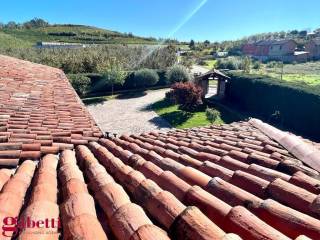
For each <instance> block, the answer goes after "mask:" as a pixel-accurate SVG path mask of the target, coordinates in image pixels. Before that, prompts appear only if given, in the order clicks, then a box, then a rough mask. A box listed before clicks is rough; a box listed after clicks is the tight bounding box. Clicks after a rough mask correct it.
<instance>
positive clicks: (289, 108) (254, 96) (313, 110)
mask: <svg viewBox="0 0 320 240" xmlns="http://www.w3.org/2000/svg"><path fill="white" fill-rule="evenodd" d="M229 75H230V77H231V79H230V80H229V81H228V84H227V88H226V98H227V100H228V101H230V102H232V103H233V105H234V106H237V107H239V108H241V109H243V110H245V111H250V112H251V113H255V114H256V115H258V117H262V118H264V119H269V120H270V116H271V115H273V114H274V113H281V115H280V114H276V116H275V115H274V116H275V117H277V118H279V117H281V118H280V120H279V121H278V122H281V124H283V126H284V127H286V128H289V129H290V130H291V131H297V132H298V133H299V134H303V135H306V136H308V137H311V138H312V137H313V138H315V139H320V138H319V136H320V127H319V122H320V111H319V109H320V87H319V86H318V87H316V86H312V87H306V86H305V85H304V84H303V82H302V83H300V84H299V83H293V82H286V81H280V80H277V79H275V78H272V77H268V76H261V75H252V74H250V75H248V74H239V73H231V72H230V73H229Z"/></svg>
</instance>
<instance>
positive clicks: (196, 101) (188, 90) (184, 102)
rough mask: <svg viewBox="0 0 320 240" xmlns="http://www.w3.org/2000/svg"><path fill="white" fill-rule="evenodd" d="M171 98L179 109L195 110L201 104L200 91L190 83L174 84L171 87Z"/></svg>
mask: <svg viewBox="0 0 320 240" xmlns="http://www.w3.org/2000/svg"><path fill="white" fill-rule="evenodd" d="M171 88H172V90H171V92H172V96H173V98H174V100H175V102H176V103H177V104H179V105H180V108H181V109H184V110H195V109H196V108H197V106H199V105H201V104H202V99H201V94H202V89H201V88H200V87H198V86H196V85H195V84H194V83H192V82H186V83H182V82H179V83H175V84H174V85H172V87H171Z"/></svg>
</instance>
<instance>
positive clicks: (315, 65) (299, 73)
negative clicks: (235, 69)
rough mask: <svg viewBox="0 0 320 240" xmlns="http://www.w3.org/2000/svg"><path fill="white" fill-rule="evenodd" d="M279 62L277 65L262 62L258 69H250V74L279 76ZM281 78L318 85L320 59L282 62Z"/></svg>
mask: <svg viewBox="0 0 320 240" xmlns="http://www.w3.org/2000/svg"><path fill="white" fill-rule="evenodd" d="M281 72H282V68H281V64H280V65H279V66H277V67H271V68H270V67H268V65H267V64H262V68H261V69H259V70H255V69H252V70H251V73H252V74H258V75H265V76H269V77H272V78H274V79H280V78H281ZM282 80H283V81H286V82H288V83H292V84H293V85H299V84H301V85H305V86H310V87H313V86H319V85H320V61H315V62H306V63H296V64H284V65H283V75H282Z"/></svg>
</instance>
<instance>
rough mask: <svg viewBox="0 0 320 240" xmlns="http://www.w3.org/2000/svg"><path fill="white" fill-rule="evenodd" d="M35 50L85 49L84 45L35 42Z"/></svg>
mask: <svg viewBox="0 0 320 240" xmlns="http://www.w3.org/2000/svg"><path fill="white" fill-rule="evenodd" d="M35 47H36V48H60V49H61V48H62V49H72V48H85V47H86V45H84V44H81V43H66V42H37V45H36V46H35Z"/></svg>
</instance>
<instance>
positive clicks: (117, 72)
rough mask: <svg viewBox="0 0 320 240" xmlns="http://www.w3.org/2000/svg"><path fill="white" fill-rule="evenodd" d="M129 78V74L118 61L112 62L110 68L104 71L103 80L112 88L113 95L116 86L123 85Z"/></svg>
mask: <svg viewBox="0 0 320 240" xmlns="http://www.w3.org/2000/svg"><path fill="white" fill-rule="evenodd" d="M126 77H127V72H125V71H124V70H123V69H122V67H121V64H120V63H119V62H117V61H115V60H114V61H111V62H110V64H109V66H108V67H107V68H106V69H105V70H103V71H102V79H103V80H104V81H105V83H106V84H107V85H109V86H111V94H112V95H113V89H114V85H116V84H117V85H123V84H124V82H125V79H126Z"/></svg>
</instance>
